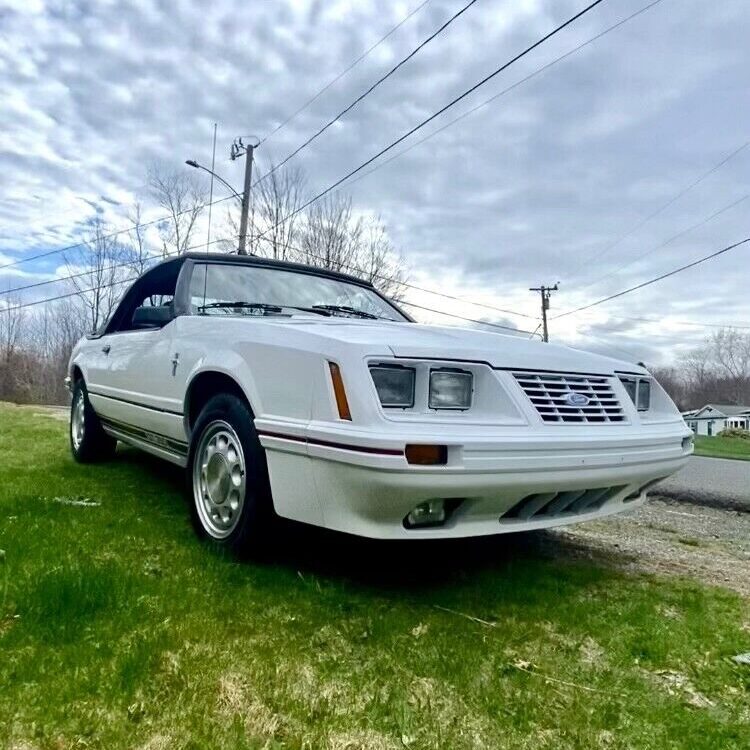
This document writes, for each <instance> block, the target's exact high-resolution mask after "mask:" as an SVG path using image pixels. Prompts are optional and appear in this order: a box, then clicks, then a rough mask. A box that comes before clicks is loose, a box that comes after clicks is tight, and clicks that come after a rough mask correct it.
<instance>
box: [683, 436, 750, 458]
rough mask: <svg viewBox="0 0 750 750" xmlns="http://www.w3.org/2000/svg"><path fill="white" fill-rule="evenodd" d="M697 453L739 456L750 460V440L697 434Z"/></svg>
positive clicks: (728, 456)
mask: <svg viewBox="0 0 750 750" xmlns="http://www.w3.org/2000/svg"><path fill="white" fill-rule="evenodd" d="M695 455H696V456H712V457H714V458H738V459H740V460H742V461H750V440H744V439H743V438H726V437H706V436H705V435H696V436H695Z"/></svg>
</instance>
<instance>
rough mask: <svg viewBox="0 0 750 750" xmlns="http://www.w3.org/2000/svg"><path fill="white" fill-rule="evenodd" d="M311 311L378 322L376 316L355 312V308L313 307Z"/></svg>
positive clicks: (363, 311) (343, 306)
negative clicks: (341, 314)
mask: <svg viewBox="0 0 750 750" xmlns="http://www.w3.org/2000/svg"><path fill="white" fill-rule="evenodd" d="M310 309H311V310H323V311H324V312H328V313H337V312H340V313H346V314H347V315H354V316H355V317H357V318H367V319H368V320H378V319H379V317H378V316H377V315H373V314H372V313H369V312H366V311H365V310H357V309H356V308H355V307H348V306H347V305H313V306H312V307H311V308H310Z"/></svg>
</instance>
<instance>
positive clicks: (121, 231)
mask: <svg viewBox="0 0 750 750" xmlns="http://www.w3.org/2000/svg"><path fill="white" fill-rule="evenodd" d="M230 198H234V196H233V195H228V196H226V197H224V198H217V199H216V200H215V201H212V202H211V203H210V204H209V203H205V204H204V205H203V208H207V207H208V206H209V205H211V206H215V205H217V204H218V203H223V202H224V201H228V200H229V199H230ZM193 210H194V209H191V208H186V209H185V210H184V211H178V212H177V213H176V214H174V215H173V216H162V217H160V218H158V219H152V220H151V221H146V222H143V223H142V224H133V225H132V226H129V227H126V228H125V229H118V230H116V231H114V232H110V233H109V234H105V235H102V236H101V237H100V238H99V239H100V240H109V239H112V238H113V237H117V236H119V235H121V234H125V233H127V232H132V231H134V230H136V229H145V228H147V227H150V226H154V225H155V224H161V223H162V222H164V221H171V220H173V219H175V218H177V217H179V216H183V215H184V214H187V213H191V212H192V211H193ZM86 244H87V242H86V241H85V240H84V241H82V242H76V243H74V244H72V245H66V246H65V247H58V248H56V249H55V250H48V251H47V252H44V253H38V254H37V255H30V256H27V257H25V258H19V259H18V260H14V261H13V262H12V263H5V264H4V265H1V266H0V271H2V270H3V269H4V268H11V267H12V266H19V265H21V264H22V263H30V262H31V261H32V260H39V259H40V258H48V257H49V256H51V255H56V254H57V253H65V252H68V251H69V250H75V249H76V248H78V247H83V246H84V245H86ZM203 244H204V245H206V244H207V243H203Z"/></svg>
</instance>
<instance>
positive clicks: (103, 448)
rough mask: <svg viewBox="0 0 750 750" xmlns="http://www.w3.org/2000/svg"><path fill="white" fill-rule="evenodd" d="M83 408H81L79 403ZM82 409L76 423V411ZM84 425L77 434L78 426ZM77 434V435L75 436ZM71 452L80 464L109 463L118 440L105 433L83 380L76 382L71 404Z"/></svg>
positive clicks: (69, 434) (69, 433) (69, 431)
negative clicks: (80, 403)
mask: <svg viewBox="0 0 750 750" xmlns="http://www.w3.org/2000/svg"><path fill="white" fill-rule="evenodd" d="M81 400H82V401H83V406H82V407H79V402H80V401H81ZM77 408H82V416H81V417H80V422H76V421H75V420H76V409H77ZM79 423H80V424H81V425H82V430H81V431H80V433H78V432H76V427H77V425H78V424H79ZM74 433H76V434H74ZM68 436H69V438H70V452H71V453H72V454H73V458H74V459H75V460H76V461H78V463H80V464H91V463H97V462H99V461H107V460H108V459H110V458H112V457H113V456H114V455H115V449H116V448H117V440H116V439H115V438H113V437H110V436H109V435H107V433H106V432H104V428H103V427H102V423H101V421H100V419H99V417H98V416H97V414H96V412H95V411H94V407H93V406H91V402H90V401H89V394H88V391H87V390H86V383H84V382H83V379H82V378H81V379H79V380H77V381H76V384H75V386H74V387H73V399H72V401H71V402H70V429H69V430H68Z"/></svg>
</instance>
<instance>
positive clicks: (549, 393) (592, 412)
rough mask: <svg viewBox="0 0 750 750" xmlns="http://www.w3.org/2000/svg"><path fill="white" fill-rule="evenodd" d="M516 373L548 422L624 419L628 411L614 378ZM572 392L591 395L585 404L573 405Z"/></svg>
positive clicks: (519, 382) (589, 421) (578, 422)
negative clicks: (624, 407)
mask: <svg viewBox="0 0 750 750" xmlns="http://www.w3.org/2000/svg"><path fill="white" fill-rule="evenodd" d="M513 376H514V377H515V379H516V380H517V381H518V384H519V385H520V386H521V388H523V391H524V393H525V394H526V395H527V396H528V397H529V400H530V401H531V403H532V404H533V405H534V407H535V408H536V410H537V412H538V413H539V416H540V417H541V418H542V419H543V420H544V421H545V422H558V423H566V424H581V423H591V422H598V423H602V422H604V423H608V422H624V421H625V414H624V412H623V410H622V407H621V406H620V401H619V399H618V398H617V394H616V393H615V392H614V390H613V389H612V379H611V378H609V377H607V376H606V375H560V374H558V373H551V372H514V373H513ZM571 393H581V394H583V395H584V396H586V398H588V399H589V400H588V403H587V404H585V405H583V406H576V405H573V404H570V403H569V402H568V400H567V398H568V395H569V394H571Z"/></svg>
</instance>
